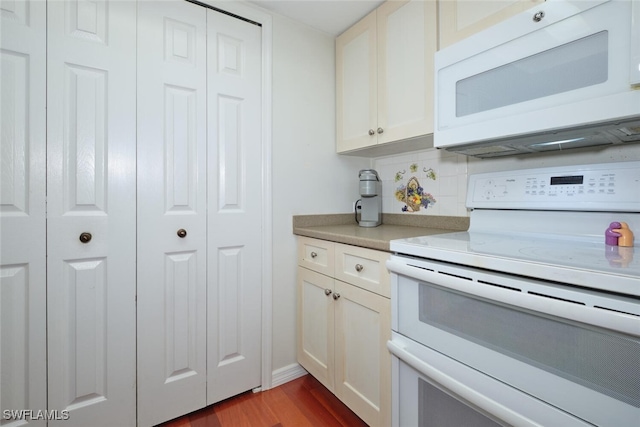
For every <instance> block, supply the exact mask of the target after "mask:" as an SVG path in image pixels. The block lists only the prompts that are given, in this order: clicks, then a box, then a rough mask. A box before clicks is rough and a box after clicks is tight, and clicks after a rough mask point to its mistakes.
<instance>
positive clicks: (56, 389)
mask: <svg viewBox="0 0 640 427" xmlns="http://www.w3.org/2000/svg"><path fill="white" fill-rule="evenodd" d="M47 14H48V18H47V217H48V220H47V317H48V323H47V334H48V343H47V344H48V352H47V359H48V408H49V409H50V410H59V411H62V410H67V411H69V419H68V420H61V421H49V424H48V425H49V426H55V425H64V426H65V427H71V426H116V425H117V426H127V425H135V413H136V406H135V405H136V404H135V398H136V395H135V389H136V385H135V384H136V383H135V381H136V375H135V369H136V365H135V362H136V358H135V354H136V353H135V352H136V316H135V313H136V311H135V310H136V306H135V291H136V185H135V184H136V174H135V168H136V164H135V158H136V149H135V147H136V110H135V104H136V86H135V85H136V74H135V69H136V47H135V42H134V41H135V39H136V5H135V2H131V1H96V2H89V1H64V2H63V1H49V2H47ZM85 233H86V234H85Z"/></svg>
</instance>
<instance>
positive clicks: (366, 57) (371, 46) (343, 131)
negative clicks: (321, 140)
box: [336, 11, 378, 152]
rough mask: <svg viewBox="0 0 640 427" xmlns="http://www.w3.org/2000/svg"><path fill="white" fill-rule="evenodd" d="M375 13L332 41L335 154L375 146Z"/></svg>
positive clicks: (376, 90)
mask: <svg viewBox="0 0 640 427" xmlns="http://www.w3.org/2000/svg"><path fill="white" fill-rule="evenodd" d="M376 37H377V31H376V11H373V12H372V13H370V14H369V15H367V16H366V17H365V18H363V19H362V20H361V21H360V22H358V23H357V24H356V25H354V26H353V27H351V28H350V29H348V30H347V31H346V32H345V33H343V34H342V35H340V37H338V38H337V39H336V102H337V106H336V107H337V108H336V109H337V111H336V114H337V118H336V119H337V122H336V124H337V140H338V142H337V151H338V152H345V151H352V150H356V149H358V148H363V147H368V146H371V145H375V144H376V143H377V138H376V135H377V133H376V130H377V127H378V126H377V122H378V119H377V115H378V112H377V97H378V95H377V93H378V87H377V84H378V77H377V67H378V65H377V64H378V60H377V43H376Z"/></svg>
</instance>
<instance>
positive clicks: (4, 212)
mask: <svg viewBox="0 0 640 427" xmlns="http://www.w3.org/2000/svg"><path fill="white" fill-rule="evenodd" d="M0 9H1V10H0V64H1V65H0V66H1V68H0V102H1V103H0V129H1V130H2V131H1V132H0V233H1V234H2V239H1V240H0V245H1V246H0V325H1V327H0V343H1V344H0V377H1V378H2V391H1V392H0V412H2V414H5V413H4V411H5V410H22V409H31V410H33V411H34V413H35V412H36V411H38V410H42V409H45V408H46V407H47V377H46V357H47V353H46V338H47V337H46V331H47V325H46V289H47V288H46V240H45V234H46V218H45V194H46V193H45V190H46V188H45V186H46V184H45V182H46V176H45V174H46V168H45V161H46V158H45V156H46V144H45V139H46V136H45V132H46V122H45V120H46V92H45V84H46V57H47V56H46V43H47V40H46V18H47V16H46V14H47V10H46V3H45V2H42V1H20V2H4V1H3V2H0ZM5 422H6V424H5ZM2 425H3V426H9V425H11V426H15V425H29V426H32V425H33V426H44V425H46V421H45V420H35V419H34V420H29V419H27V420H23V419H20V420H17V419H16V420H13V422H12V421H8V420H7V421H5V420H2Z"/></svg>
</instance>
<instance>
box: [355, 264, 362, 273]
mask: <svg viewBox="0 0 640 427" xmlns="http://www.w3.org/2000/svg"><path fill="white" fill-rule="evenodd" d="M362 270H364V265H362V264H356V271H357V272H358V273H360V272H361V271H362Z"/></svg>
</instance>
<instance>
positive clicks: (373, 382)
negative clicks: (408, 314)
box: [298, 237, 391, 426]
mask: <svg viewBox="0 0 640 427" xmlns="http://www.w3.org/2000/svg"><path fill="white" fill-rule="evenodd" d="M298 245H299V246H298V247H299V254H300V256H299V259H298V265H299V266H298V362H299V363H300V364H301V365H302V366H303V367H304V368H305V369H306V370H307V371H308V372H309V373H310V374H311V375H313V376H314V377H315V378H316V379H318V381H320V382H321V383H322V384H323V385H324V386H325V387H327V388H328V389H329V390H330V391H331V392H333V393H334V394H335V395H336V396H337V397H338V398H339V399H340V400H341V401H342V402H344V403H345V404H346V405H347V406H348V407H349V408H350V409H351V410H352V411H354V412H355V413H356V414H357V415H358V416H359V417H360V418H362V419H363V420H364V421H365V422H366V423H367V424H369V425H370V426H386V425H390V421H391V356H390V354H389V352H388V350H387V348H386V342H387V340H389V338H390V336H391V303H390V300H389V297H388V292H389V277H388V276H389V274H388V272H387V271H386V269H385V268H384V260H385V259H386V258H387V257H388V254H387V253H385V252H381V251H375V250H371V249H364V248H358V247H354V246H349V245H342V244H337V243H333V242H328V241H323V240H318V239H310V238H306V237H300V238H299V240H298ZM309 248H313V249H311V250H309ZM321 253H322V254H325V255H326V256H325V257H321V255H320V254H321ZM313 254H316V256H313ZM305 256H306V258H305ZM327 256H328V257H329V258H330V259H335V263H334V262H333V261H330V262H328V263H327V262H325V261H326V259H327ZM314 259H317V260H318V262H317V263H314V262H313V260H314ZM345 260H347V262H346V264H345V262H344V261H345ZM327 264H329V265H330V266H333V265H335V266H336V267H335V272H334V271H333V268H327ZM380 265H382V267H383V268H377V267H378V266H380ZM342 267H344V269H343V270H347V271H351V270H353V271H354V272H355V273H356V274H354V278H353V279H352V280H350V281H349V282H345V281H342V280H338V279H337V278H336V277H344V271H342V272H341V271H340V270H341V269H342ZM314 270H315V271H314ZM319 271H320V272H319ZM372 272H373V273H372ZM370 286H373V287H374V288H375V289H380V290H381V292H378V291H370V290H367V289H366V288H368V287H370Z"/></svg>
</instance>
